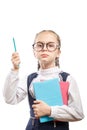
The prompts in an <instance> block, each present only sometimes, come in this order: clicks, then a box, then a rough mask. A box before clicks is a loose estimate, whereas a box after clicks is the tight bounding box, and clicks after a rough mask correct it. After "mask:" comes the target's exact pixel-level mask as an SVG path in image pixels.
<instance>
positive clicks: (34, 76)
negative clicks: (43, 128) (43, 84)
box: [27, 72, 69, 130]
mask: <svg viewBox="0 0 87 130" xmlns="http://www.w3.org/2000/svg"><path fill="white" fill-rule="evenodd" d="M68 75H69V74H68V73H66V72H61V73H60V76H61V77H62V80H63V81H66V79H67V76H68ZM37 76H38V74H37V73H36V72H35V73H32V74H30V75H29V76H28V78H27V92H28V101H29V107H30V116H31V117H34V112H33V109H32V105H33V101H34V100H36V99H34V98H33V97H32V96H31V94H30V93H29V86H30V84H31V82H32V80H33V79H34V78H36V77H37ZM63 123H66V126H67V127H68V125H69V124H68V122H62V124H63ZM61 130H62V129H61ZM67 130H68V128H67Z"/></svg>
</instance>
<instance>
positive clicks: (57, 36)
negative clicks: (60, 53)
mask: <svg viewBox="0 0 87 130" xmlns="http://www.w3.org/2000/svg"><path fill="white" fill-rule="evenodd" d="M43 32H49V33H53V34H54V35H55V36H56V39H57V41H58V43H59V48H58V49H59V50H60V48H61V41H60V36H59V35H58V34H57V33H56V32H55V31H53V30H42V31H40V32H39V33H37V34H36V36H35V39H34V42H35V40H36V38H37V37H38V35H39V34H41V33H43ZM55 65H56V66H58V67H60V64H59V57H56V59H55ZM39 68H40V64H39V62H38V70H39Z"/></svg>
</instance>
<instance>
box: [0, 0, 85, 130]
mask: <svg viewBox="0 0 87 130" xmlns="http://www.w3.org/2000/svg"><path fill="white" fill-rule="evenodd" d="M86 12H87V4H86V0H31V1H29V0H0V130H24V129H25V126H26V124H27V121H28V118H29V113H28V111H29V107H28V102H27V98H26V99H25V100H24V101H22V102H21V103H19V104H18V105H13V106H12V105H8V104H6V103H5V102H4V98H3V93H2V91H3V87H4V81H5V78H6V76H7V74H8V72H9V71H10V69H11V67H12V64H11V54H12V52H13V51H14V48H13V43H12V38H13V37H15V41H16V44H17V50H18V52H19V54H20V58H21V66H20V67H21V68H20V76H23V75H25V74H26V73H31V72H33V71H36V70H37V61H36V59H35V58H34V56H33V53H32V44H33V40H34V36H35V34H36V33H37V32H39V31H41V30H43V29H52V30H54V31H56V32H57V33H58V34H59V35H60V37H61V43H62V48H61V58H60V64H61V68H62V69H63V70H65V71H67V72H69V73H71V74H72V75H73V76H74V77H75V79H76V80H77V83H78V86H79V90H80V95H81V99H82V103H83V109H84V114H85V118H84V119H83V120H82V121H79V122H73V123H70V130H77V129H79V130H86V129H87V100H86V98H87V92H86V89H87V61H86V60H87V58H86V55H87V48H86V44H87V13H86ZM78 100H79V99H78Z"/></svg>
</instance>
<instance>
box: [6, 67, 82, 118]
mask: <svg viewBox="0 0 87 130" xmlns="http://www.w3.org/2000/svg"><path fill="white" fill-rule="evenodd" d="M60 72H61V70H60V69H59V68H58V67H54V68H50V69H43V70H39V71H38V72H37V73H38V76H37V77H36V78H35V79H33V81H32V82H31V84H30V87H29V91H30V93H31V95H32V96H33V97H34V91H33V85H32V83H33V82H37V81H41V80H47V79H52V78H58V79H60V78H59V73H60ZM67 81H68V82H69V90H68V94H69V100H68V105H63V106H51V115H50V116H51V117H53V118H54V119H56V120H60V121H78V120H81V119H83V118H84V113H83V109H82V103H81V97H80V93H79V89H78V86H77V83H76V81H75V79H74V78H73V77H72V76H71V75H69V76H68V77H67ZM3 95H4V98H5V101H6V102H7V103H8V104H17V103H19V102H20V101H22V100H23V99H25V97H26V95H27V76H25V77H24V78H23V79H19V72H14V71H11V72H10V73H9V74H8V76H7V78H6V81H5V85H4V91H3Z"/></svg>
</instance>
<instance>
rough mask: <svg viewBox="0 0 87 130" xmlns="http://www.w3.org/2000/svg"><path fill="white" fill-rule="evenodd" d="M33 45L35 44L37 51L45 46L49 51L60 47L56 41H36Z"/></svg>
mask: <svg viewBox="0 0 87 130" xmlns="http://www.w3.org/2000/svg"><path fill="white" fill-rule="evenodd" d="M32 46H33V49H34V50H35V51H37V52H39V51H42V50H44V47H45V49H47V50H48V51H55V50H56V49H57V48H58V49H59V48H60V46H59V45H58V43H54V42H48V43H42V42H37V43H34V44H33V45H32Z"/></svg>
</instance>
